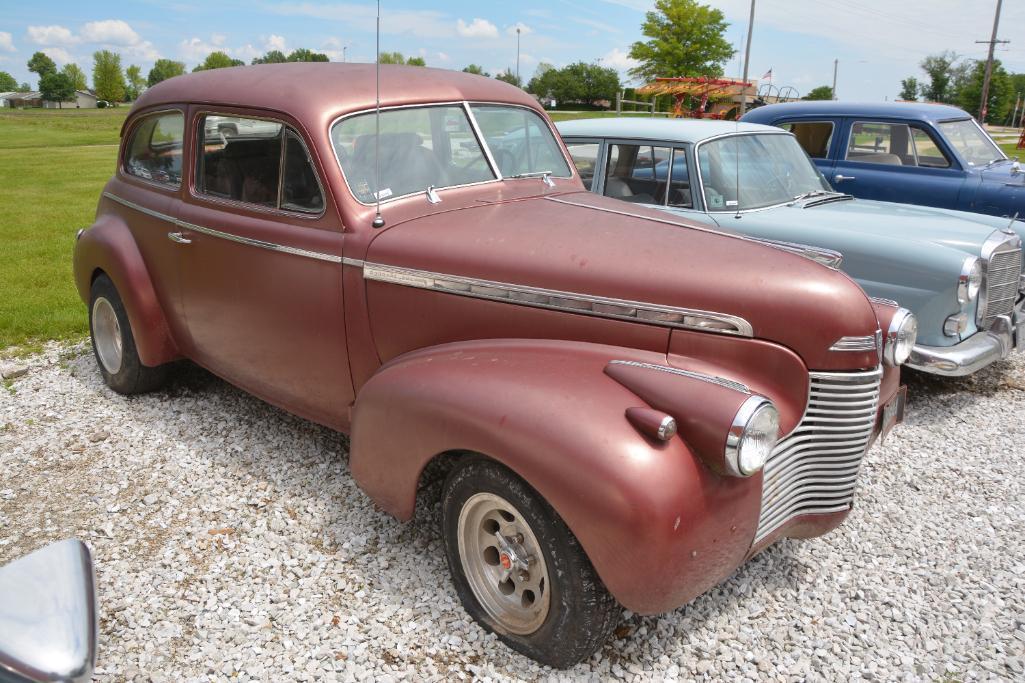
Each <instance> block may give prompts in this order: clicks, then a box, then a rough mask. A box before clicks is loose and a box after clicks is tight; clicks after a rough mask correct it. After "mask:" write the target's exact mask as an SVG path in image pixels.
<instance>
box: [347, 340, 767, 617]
mask: <svg viewBox="0 0 1025 683" xmlns="http://www.w3.org/2000/svg"><path fill="white" fill-rule="evenodd" d="M610 360H626V361H635V362H639V363H661V364H663V365H664V364H665V360H666V359H665V356H664V355H660V354H657V353H652V352H644V351H637V350H632V349H623V348H619V347H610V346H602V345H596V344H587V343H582V342H562V341H545V340H541V341H537V340H498V341H494V340H489V341H481V342H465V343H456V344H446V345H443V346H439V347H433V348H429V349H424V350H420V351H416V352H413V353H410V354H406V355H404V356H401V357H399V358H397V359H395V360H393V361H392V362H390V363H388V364H387V365H385V366H384V367H383V368H382V369H381V370H379V371H378V372H377V374H375V375H374V376H373V377H372V378H371V379H370V380H369V381H368V382H367V384H366V385H365V386H364V387H363V388H362V390H361V391H360V394H359V396H358V398H357V401H356V405H355V408H354V412H353V426H352V440H351V448H350V461H349V462H350V467H351V470H352V474H353V476H354V478H355V479H356V481H357V482H358V483H359V485H360V486H361V487H362V488H363V489H364V490H365V491H366V492H367V493H368V495H369V496H370V497H371V498H372V499H373V500H374V501H375V502H376V503H377V504H379V505H380V506H381V507H382V508H383V509H384V510H386V511H387V512H389V513H391V514H393V515H395V516H396V517H398V518H400V519H403V520H405V519H409V518H410V517H411V516H412V515H413V512H414V509H413V508H414V504H415V495H416V488H417V483H418V480H419V477H420V473H421V472H422V470H423V468H424V467H425V466H426V465H427V463H428V462H429V461H430V460H431V459H432V458H434V457H435V456H437V455H439V454H441V453H446V452H452V451H473V452H477V453H481V454H484V455H486V456H488V457H491V458H493V459H495V460H497V461H498V462H501V463H503V464H504V465H506V466H507V467H509V468H510V469H512V470H513V471H515V472H516V473H517V474H519V476H521V477H522V478H523V479H524V480H526V481H527V482H528V483H529V484H530V485H531V486H532V487H533V488H534V489H535V490H537V491H538V493H539V494H540V495H541V496H543V497H544V498H545V500H547V501H548V503H549V504H550V505H551V506H552V507H553V508H554V509H555V511H556V512H557V513H558V514H559V515H560V516H561V517H562V519H563V520H564V521H565V522H566V524H567V525H568V526H569V528H570V529H571V531H572V532H573V533H574V534H575V535H576V537H577V538H578V539H579V540H580V543H581V545H582V546H583V548H584V550H585V551H586V552H587V554H588V556H589V557H590V559H591V562H592V563H593V564H594V566H595V569H596V570H597V571H598V574H599V575H600V576H601V578H602V580H603V581H604V582H605V584H606V586H607V587H608V588H609V590H610V591H611V592H612V594H613V595H614V596H615V597H616V598H617V599H618V600H619V601H620V602H621V603H622V604H623V605H624V606H626V607H627V608H629V609H631V610H634V611H637V612H641V613H656V612H661V611H665V610H667V609H672V608H674V607H676V606H679V605H680V604H683V603H684V602H686V601H687V600H689V599H691V598H693V597H694V596H695V595H698V594H700V593H701V592H703V591H704V590H707V589H708V588H709V587H711V586H713V585H715V583H717V582H718V581H720V580H722V579H723V578H725V577H726V576H728V575H729V573H730V572H732V571H733V569H734V568H735V567H736V566H737V565H738V564H739V563H740V562H741V561H742V560H743V557H744V555H745V553H746V552H747V549H748V548H749V547H750V543H751V539H752V538H753V536H754V528H755V525H756V523H757V518H758V511H759V505H760V498H761V475H755V476H753V477H750V478H748V479H741V478H735V477H723V476H719V475H717V474H715V473H714V472H713V471H712V470H711V469H709V467H708V466H706V465H705V464H704V462H703V461H702V460H701V459H700V458H699V457H697V456H696V455H695V454H694V452H693V451H692V450H691V448H690V447H689V446H688V442H687V440H686V435H681V436H678V437H675V438H672V439H670V440H669V441H668V442H661V441H657V440H654V439H651V438H649V437H646V436H643V435H641V434H640V433H639V432H638V431H637V430H636V429H635V428H634V427H633V426H632V425H631V423H630V422H629V421H628V420H627V418H626V417H625V411H626V409H627V408H630V407H644V406H645V402H644V401H642V400H641V399H640V398H639V397H638V396H637V395H635V394H634V393H633V392H631V391H630V390H629V389H627V388H626V387H624V386H623V385H621V384H620V383H619V382H617V381H616V380H615V379H613V378H612V377H610V376H608V375H607V374H605V372H604V370H605V368H606V366H607V365H608V363H609V361H610ZM690 400H691V401H693V402H695V405H696V404H697V403H700V401H701V400H702V394H701V393H695V395H693V396H692V397H691V399H690ZM680 405H685V402H684V401H681V403H680ZM728 417H730V418H732V415H730V416H728Z"/></svg>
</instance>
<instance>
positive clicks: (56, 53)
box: [42, 47, 75, 64]
mask: <svg viewBox="0 0 1025 683" xmlns="http://www.w3.org/2000/svg"><path fill="white" fill-rule="evenodd" d="M42 52H43V54H45V55H46V56H47V57H49V58H50V59H52V60H53V61H55V62H57V63H58V64H69V63H71V62H73V61H75V58H74V57H72V56H71V53H69V52H68V51H67V50H65V49H64V48H62V47H44V48H43V49H42Z"/></svg>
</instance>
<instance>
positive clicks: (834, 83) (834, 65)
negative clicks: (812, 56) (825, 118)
mask: <svg viewBox="0 0 1025 683" xmlns="http://www.w3.org/2000/svg"><path fill="white" fill-rule="evenodd" d="M839 68H840V60H839V59H834V60H833V99H834V100H835V99H836V72H837V69H839Z"/></svg>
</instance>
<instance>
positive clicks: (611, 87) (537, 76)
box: [527, 62, 619, 105]
mask: <svg viewBox="0 0 1025 683" xmlns="http://www.w3.org/2000/svg"><path fill="white" fill-rule="evenodd" d="M618 91H619V74H618V73H617V72H616V70H615V69H612V68H609V67H603V66H599V65H598V64H588V63H587V62H575V63H573V64H570V65H569V66H566V67H563V68H562V69H556V68H555V67H553V66H552V65H551V64H548V63H544V62H542V63H541V64H539V65H538V67H537V70H536V71H535V72H534V77H533V78H531V79H530V82H529V83H528V84H527V92H530V93H533V94H534V95H537V96H538V97H540V98H541V99H545V100H547V99H552V98H554V99H555V100H557V101H559V102H581V103H584V104H588V105H594V103H595V102H597V101H598V100H613V99H615V97H616V93H617V92H618Z"/></svg>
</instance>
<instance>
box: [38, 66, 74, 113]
mask: <svg viewBox="0 0 1025 683" xmlns="http://www.w3.org/2000/svg"><path fill="white" fill-rule="evenodd" d="M39 93H40V94H41V95H42V96H43V99H44V100H46V101H48V102H56V103H57V107H58V108H59V109H63V108H64V106H63V104H62V103H63V102H74V101H75V83H74V82H73V81H72V80H71V79H70V78H69V77H68V75H67V74H62V73H48V74H43V77H42V78H40V79H39Z"/></svg>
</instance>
